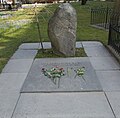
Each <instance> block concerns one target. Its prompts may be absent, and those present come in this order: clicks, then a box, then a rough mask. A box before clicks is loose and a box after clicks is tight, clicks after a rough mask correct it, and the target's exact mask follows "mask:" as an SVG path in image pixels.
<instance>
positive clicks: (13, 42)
mask: <svg viewBox="0 0 120 118" xmlns="http://www.w3.org/2000/svg"><path fill="white" fill-rule="evenodd" d="M58 5H59V4H52V5H47V6H42V7H38V8H37V9H36V14H37V15H36V14H35V8H34V7H29V8H26V9H21V10H18V11H6V12H0V16H2V15H3V14H11V15H12V17H9V18H6V19H2V18H0V23H1V24H4V23H5V24H6V22H8V21H18V20H22V19H27V20H28V19H29V20H30V21H31V22H29V23H28V24H26V25H22V26H21V25H20V26H19V23H18V26H19V27H18V26H12V25H11V26H10V27H9V28H5V27H3V28H0V72H1V71H2V68H3V67H4V65H5V64H6V63H7V61H8V60H9V58H10V57H11V56H12V55H13V53H14V52H15V51H16V50H17V48H18V47H19V45H20V44H22V43H25V42H39V41H40V39H39V34H38V27H37V23H36V18H38V19H39V26H40V32H41V37H42V40H43V41H49V39H48V36H47V26H48V20H49V18H50V16H51V15H52V14H53V12H54V11H55V9H56V8H57V7H58ZM72 5H73V7H74V8H75V9H76V12H77V20H78V21H77V23H78V26H77V40H78V41H84V40H96V41H101V42H102V43H103V44H107V41H108V32H106V31H104V30H100V29H96V28H93V27H91V26H90V16H91V14H90V9H91V8H92V7H100V6H101V7H105V6H107V5H108V6H110V7H111V6H112V5H113V3H111V2H93V1H91V2H87V4H86V5H85V6H81V5H80V3H79V2H76V3H72Z"/></svg>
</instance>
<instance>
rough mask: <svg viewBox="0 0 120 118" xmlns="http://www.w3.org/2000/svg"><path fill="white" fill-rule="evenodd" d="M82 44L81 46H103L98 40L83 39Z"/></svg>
mask: <svg viewBox="0 0 120 118" xmlns="http://www.w3.org/2000/svg"><path fill="white" fill-rule="evenodd" d="M82 44H83V47H94V46H97V47H98V46H103V44H102V43H101V42H98V41H83V42H82Z"/></svg>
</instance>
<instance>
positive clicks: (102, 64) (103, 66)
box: [90, 57, 120, 70]
mask: <svg viewBox="0 0 120 118" xmlns="http://www.w3.org/2000/svg"><path fill="white" fill-rule="evenodd" d="M90 61H91V63H92V66H93V68H94V69H95V70H117V69H120V65H119V63H118V62H117V61H116V60H115V58H114V57H90Z"/></svg>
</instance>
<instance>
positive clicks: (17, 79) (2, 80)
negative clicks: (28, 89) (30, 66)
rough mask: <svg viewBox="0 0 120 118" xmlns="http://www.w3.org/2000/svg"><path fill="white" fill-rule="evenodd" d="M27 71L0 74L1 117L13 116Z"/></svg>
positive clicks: (8, 117)
mask: <svg viewBox="0 0 120 118" xmlns="http://www.w3.org/2000/svg"><path fill="white" fill-rule="evenodd" d="M26 76H27V73H20V74H18V73H2V74H1V75H0V118H11V117H12V113H13V112H14V109H15V106H16V103H17V101H18V98H19V92H20V89H21V86H22V84H23V82H24V80H25V78H26Z"/></svg>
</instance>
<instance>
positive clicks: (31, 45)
mask: <svg viewBox="0 0 120 118" xmlns="http://www.w3.org/2000/svg"><path fill="white" fill-rule="evenodd" d="M38 48H39V43H23V44H22V45H20V46H19V49H28V50H32V49H38Z"/></svg>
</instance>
